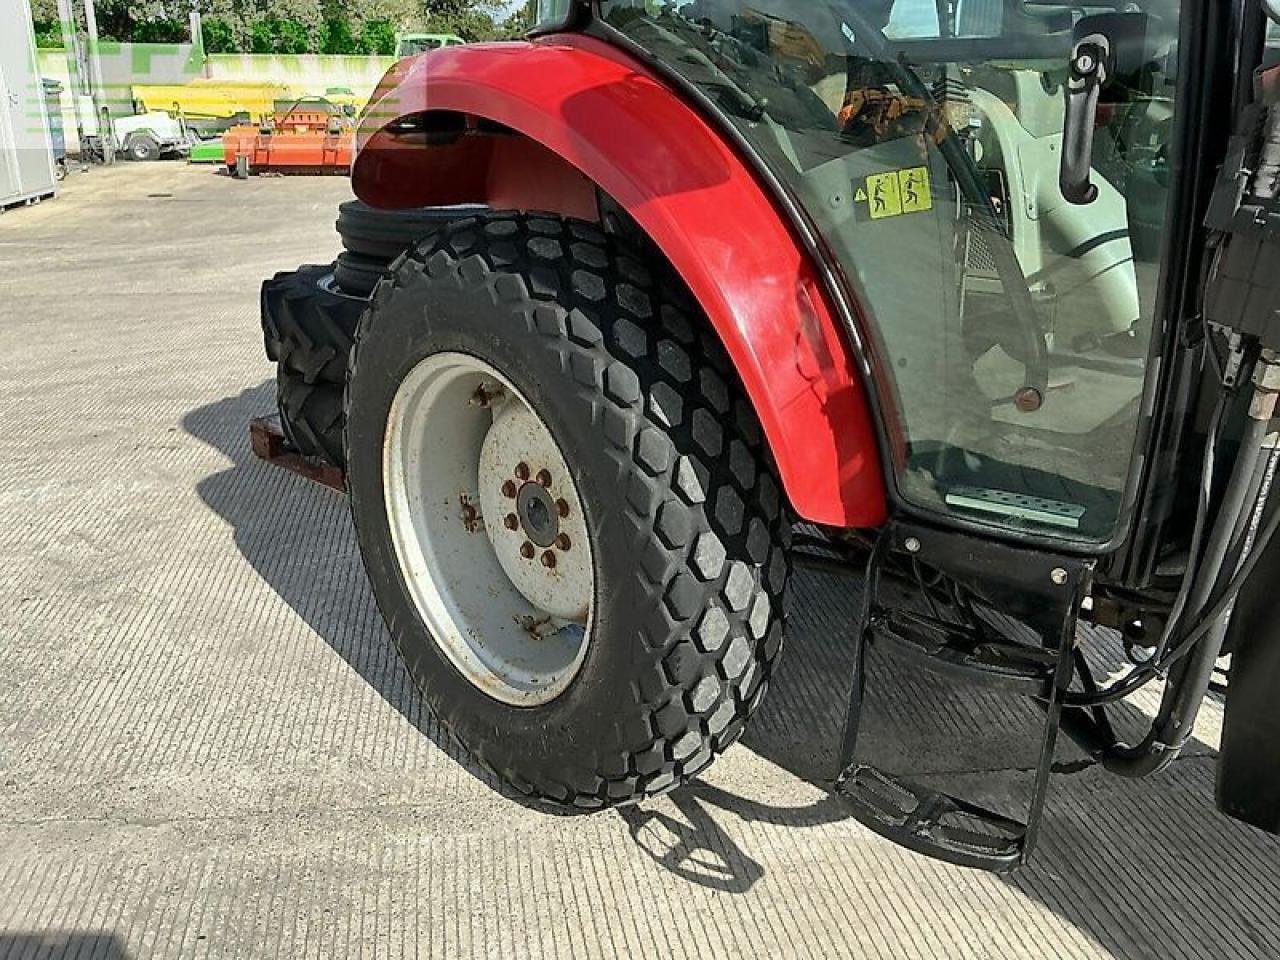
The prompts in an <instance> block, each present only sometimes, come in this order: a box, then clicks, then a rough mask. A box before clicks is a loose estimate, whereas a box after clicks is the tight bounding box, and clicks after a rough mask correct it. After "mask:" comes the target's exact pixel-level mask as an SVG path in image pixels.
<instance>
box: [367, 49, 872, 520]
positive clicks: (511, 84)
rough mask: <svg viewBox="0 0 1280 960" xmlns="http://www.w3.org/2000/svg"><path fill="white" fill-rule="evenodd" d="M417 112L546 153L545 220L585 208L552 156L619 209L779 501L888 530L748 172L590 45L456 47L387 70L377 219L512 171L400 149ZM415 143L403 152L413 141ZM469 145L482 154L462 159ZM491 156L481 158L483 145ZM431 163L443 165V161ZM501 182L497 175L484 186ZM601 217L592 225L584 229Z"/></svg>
mask: <svg viewBox="0 0 1280 960" xmlns="http://www.w3.org/2000/svg"><path fill="white" fill-rule="evenodd" d="M428 110H437V111H453V112H457V113H462V114H466V115H469V116H471V117H482V118H486V119H489V120H493V121H497V122H498V123H501V124H503V125H505V126H507V127H510V128H512V129H514V130H516V131H519V133H521V134H524V136H525V137H527V138H529V139H530V140H532V141H535V142H536V145H541V147H540V148H539V149H536V150H534V153H533V154H532V156H536V157H537V162H539V163H542V164H544V167H543V170H544V172H546V173H547V179H549V180H550V181H551V186H550V188H549V190H550V192H549V193H548V194H547V195H546V196H545V197H540V196H538V195H537V193H536V192H535V193H532V194H531V193H530V192H529V188H530V187H532V186H535V185H534V184H530V183H529V181H530V180H531V179H532V180H535V181H536V180H537V179H538V178H536V177H532V176H531V174H530V173H529V172H527V171H526V174H525V176H524V177H523V180H524V181H525V184H524V188H522V189H516V190H512V189H508V195H512V194H519V195H521V196H523V197H526V198H528V202H529V203H530V205H531V206H532V205H534V200H538V201H546V200H549V201H550V203H544V205H542V206H541V207H540V208H541V209H547V207H548V206H550V207H551V208H552V209H556V210H559V211H560V212H566V211H565V210H563V208H562V206H561V205H560V202H561V201H566V200H567V202H569V203H571V204H574V203H577V202H579V201H581V200H582V197H581V196H580V195H579V192H578V191H576V190H575V189H574V188H573V186H572V177H571V176H567V175H566V174H565V173H564V171H563V170H560V171H559V172H555V171H556V163H555V161H554V158H548V157H547V156H545V154H547V153H550V154H554V155H557V156H559V157H562V158H564V160H565V161H567V162H568V164H570V165H572V167H573V168H574V169H575V170H576V171H579V172H580V177H581V182H583V183H595V184H598V185H599V186H600V188H601V189H602V190H604V191H605V192H606V193H608V194H609V195H610V196H611V197H613V199H614V200H616V201H617V202H618V203H619V204H620V205H621V206H622V207H623V208H624V209H626V210H627V211H628V213H630V215H631V216H632V217H633V218H634V219H635V220H636V222H637V223H638V224H639V225H640V226H641V227H642V228H643V229H644V230H645V231H646V233H647V234H648V235H649V236H650V237H651V238H652V239H653V240H654V242H655V243H657V245H658V246H659V248H660V249H661V250H662V251H663V253H664V254H665V255H666V256H667V258H668V259H669V260H670V261H671V263H672V265H673V266H674V267H675V269H676V270H677V271H678V272H679V274H680V276H681V277H682V278H683V279H684V281H685V283H686V284H687V285H688V286H689V288H690V290H691V291H692V292H693V294H694V296H696V297H697V299H698V301H699V303H700V304H701V305H702V307H703V309H704V310H705V311H706V313H707V316H708V317H709V318H710V320H711V323H712V324H713V325H714V327H715V329H716V331H717V333H718V334H719V335H720V337H721V339H722V340H723V341H724V344H725V347H726V348H727V350H728V352H729V355H730V357H731V358H732V360H733V363H734V365H735V366H736V368H737V370H738V373H739V375H740V377H741V378H742V382H743V385H744V386H745V387H746V390H747V394H748V395H749V397H750V398H751V400H752V402H753V403H754V405H755V409H756V412H757V414H758V415H759V417H760V422H761V424H762V426H763V427H764V432H765V435H766V437H767V438H768V441H769V445H770V448H771V449H772V451H773V455H774V458H775V460H776V461H777V464H778V468H779V470H780V472H781V475H782V481H783V485H784V487H785V488H786V492H787V495H788V497H789V498H790V501H791V504H792V506H793V507H794V508H795V510H796V512H797V513H798V514H799V515H800V516H801V517H802V518H804V519H806V520H811V521H814V522H818V523H825V524H831V525H837V526H850V527H870V526H876V525H878V524H880V523H882V522H883V521H884V519H885V516H886V507H885V491H884V482H883V477H882V474H881V471H880V465H879V462H878V457H877V452H876V442H875V434H874V432H873V427H872V420H871V415H870V412H869V408H868V405H867V402H866V398H865V396H864V394H863V392H862V389H861V386H860V384H859V382H858V379H857V374H856V372H855V366H854V363H855V359H854V356H853V355H852V353H851V351H850V349H849V347H848V345H847V344H846V342H845V338H844V336H843V334H842V333H841V331H840V329H839V325H838V323H837V320H836V316H835V313H834V311H833V309H832V307H831V305H830V303H829V302H828V300H827V296H826V294H825V292H824V291H823V289H822V285H821V284H820V282H819V280H818V277H817V274H816V271H815V268H814V266H813V264H812V263H811V261H810V260H809V258H808V256H807V254H806V253H805V251H804V250H803V248H802V247H801V246H800V244H799V243H798V242H797V241H796V239H795V237H794V236H793V235H792V234H791V232H790V230H789V229H788V227H787V225H786V223H785V221H784V220H783V218H782V217H781V216H780V215H779V213H778V211H777V210H776V209H775V208H774V206H773V204H772V202H771V200H770V199H769V197H768V195H767V194H766V193H765V191H764V190H763V189H762V188H761V186H760V184H759V183H758V182H757V181H756V178H755V176H754V175H753V174H752V173H751V171H750V169H749V168H748V167H747V166H746V164H745V163H744V162H743V161H742V159H741V158H740V157H739V156H738V155H737V154H736V152H735V151H734V150H733V148H732V147H731V146H730V145H729V144H727V143H726V142H725V141H724V139H723V138H722V137H721V136H719V135H718V134H717V133H716V132H715V131H714V130H713V129H712V128H711V127H709V126H708V125H707V123H706V122H705V121H704V120H703V119H702V118H701V117H700V116H699V115H698V114H697V113H696V112H695V111H694V110H693V109H691V108H690V107H689V106H688V105H687V104H685V103H684V102H683V101H682V100H681V99H680V98H679V96H677V95H676V94H675V93H674V92H673V91H671V90H669V89H668V88H667V87H665V86H664V85H663V84H662V83H661V82H660V81H659V80H658V79H656V78H654V77H653V76H651V75H650V74H649V73H648V72H646V70H645V69H644V67H643V66H642V65H640V64H638V63H636V62H635V61H634V60H632V59H631V58H629V57H627V56H626V55H625V54H624V53H622V52H621V51H619V50H616V49H614V48H612V47H610V46H608V45H606V44H603V43H601V42H599V41H597V40H594V39H592V38H590V37H584V36H577V35H572V36H554V37H547V38H543V39H541V40H538V41H534V42H531V43H502V44H489V45H476V46H461V47H449V48H445V49H442V50H436V51H433V52H431V53H430V54H425V55H422V56H419V57H415V58H412V59H410V60H405V61H402V62H401V63H399V64H397V65H396V66H395V67H393V68H392V70H391V71H390V72H389V73H388V74H387V76H386V77H385V78H384V79H383V81H382V83H381V84H380V85H379V87H378V90H377V91H376V92H375V93H374V96H373V99H372V100H371V101H370V107H369V109H368V110H367V111H366V113H365V116H364V117H363V118H362V120H361V124H360V128H359V131H358V134H357V151H358V152H357V156H356V162H355V166H354V169H353V171H352V180H353V183H354V186H355V190H356V194H357V195H358V196H359V197H360V198H361V199H363V200H364V201H365V202H367V203H371V204H373V205H375V206H383V207H397V206H411V205H417V204H422V203H457V202H464V201H476V200H484V199H487V198H491V197H494V196H495V194H501V193H502V191H503V189H504V184H507V183H508V181H507V180H506V175H505V173H503V172H501V171H502V170H505V171H508V172H509V171H510V170H511V169H512V166H513V165H512V164H510V163H509V160H510V156H509V155H508V156H507V157H506V159H505V160H504V161H502V162H505V163H507V165H506V166H505V167H503V168H501V169H500V170H498V171H495V169H493V168H491V166H490V163H489V161H490V159H491V158H490V157H489V156H487V155H486V154H485V151H495V150H496V151H498V153H499V154H500V153H501V151H503V150H504V149H506V148H504V147H502V146H495V145H496V144H501V143H502V142H503V141H510V142H513V143H516V142H519V141H520V139H521V138H518V137H514V138H513V137H510V136H501V135H500V136H483V135H480V136H468V135H464V136H463V137H462V138H461V139H460V140H458V141H456V142H455V144H454V145H453V146H451V147H447V148H426V147H424V146H423V145H422V144H421V143H417V144H414V143H410V142H404V141H401V140H397V138H396V136H395V135H394V134H393V133H392V132H391V131H388V130H387V129H385V128H386V125H387V124H388V123H390V122H392V121H393V120H395V119H396V118H398V117H404V116H408V115H411V114H417V113H422V112H424V111H428ZM407 139H408V138H406V140H407ZM467 140H474V141H476V143H475V144H467V143H466V141H467ZM486 143H487V145H486ZM437 156H439V158H440V161H441V165H440V166H439V167H437V165H436V157H437ZM495 172H496V173H497V174H498V175H497V176H495ZM594 215H595V214H594V211H593V212H592V214H591V216H593V217H594Z"/></svg>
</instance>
